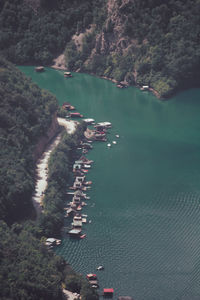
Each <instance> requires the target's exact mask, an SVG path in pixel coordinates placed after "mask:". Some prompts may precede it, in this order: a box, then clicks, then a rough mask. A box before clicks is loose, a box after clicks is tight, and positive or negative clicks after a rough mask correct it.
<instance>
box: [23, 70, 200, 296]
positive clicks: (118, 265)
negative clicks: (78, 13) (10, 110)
mask: <svg viewBox="0 0 200 300" xmlns="http://www.w3.org/2000/svg"><path fill="white" fill-rule="evenodd" d="M20 69H21V70H22V71H23V72H25V73H26V74H27V75H28V76H30V77H31V78H32V79H33V80H34V81H35V82H36V83H38V85H39V86H40V87H42V88H45V89H48V90H50V91H51V92H52V93H54V94H55V95H56V96H57V98H58V100H59V103H60V104H62V103H63V102H65V101H69V102H70V103H71V104H73V105H74V106H75V107H77V110H78V111H79V112H81V113H82V114H83V115H84V117H91V118H94V119H95V120H96V121H97V122H99V121H110V122H112V124H113V127H112V129H111V130H110V133H109V134H108V139H109V142H112V141H113V140H116V141H117V144H116V145H112V147H111V149H108V147H107V146H106V144H107V143H101V142H99V143H98V142H96V143H95V144H93V145H94V149H93V150H92V151H91V152H90V153H89V154H88V158H91V159H93V160H94V161H95V163H94V165H93V167H92V170H91V171H90V172H89V174H88V175H87V179H88V180H92V181H93V185H92V190H91V191H90V192H89V193H88V195H90V196H91V200H88V206H87V207H85V208H84V211H83V212H84V213H86V214H88V216H89V219H91V221H92V223H91V224H86V225H85V226H84V231H85V232H86V233H87V238H86V239H84V240H80V241H76V240H71V239H69V238H68V237H67V236H66V237H64V239H63V243H62V245H61V246H59V247H58V248H57V249H56V253H58V254H59V255H62V256H63V257H64V258H66V260H67V261H68V262H69V263H70V264H71V265H72V266H73V268H74V269H75V270H76V271H78V272H80V273H82V274H84V275H85V274H87V273H89V272H94V273H95V272H97V274H98V279H99V281H100V290H102V288H104V287H105V288H106V287H108V288H109V287H112V288H114V290H115V293H114V299H117V297H118V296H119V295H121V296H122V295H124V296H126V295H129V296H132V297H133V298H134V299H135V300H144V299H148V300H168V299H171V300H180V299H181V300H186V299H187V300H188V299H190V300H197V299H198V300H199V299H200V122H199V120H200V117H199V116H200V103H199V101H200V90H199V89H192V90H189V91H186V92H183V93H180V94H178V95H177V96H175V97H174V98H173V99H170V101H165V102H161V101H159V100H157V99H156V98H155V97H154V96H153V95H152V94H150V93H148V92H141V91H139V90H138V89H136V88H134V87H130V88H127V89H124V90H120V89H117V88H116V87H115V85H114V84H113V83H111V82H109V81H106V80H103V79H99V78H96V77H93V76H89V75H86V74H73V75H74V76H73V78H69V79H66V78H64V77H63V72H62V71H56V70H52V69H47V70H46V72H44V73H36V72H34V68H33V67H20ZM115 134H119V135H120V138H119V139H117V138H116V137H115ZM98 265H104V267H105V270H104V271H96V267H97V266H98Z"/></svg>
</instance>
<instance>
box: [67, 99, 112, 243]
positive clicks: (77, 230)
mask: <svg viewBox="0 0 200 300" xmlns="http://www.w3.org/2000/svg"><path fill="white" fill-rule="evenodd" d="M65 105H66V104H65ZM68 105H69V103H68ZM84 121H85V122H86V123H87V124H88V125H94V129H93V130H92V129H87V130H86V132H85V136H84V139H83V140H82V141H81V142H80V145H79V147H78V150H79V151H80V152H81V154H80V157H79V158H78V159H77V160H76V161H75V162H74V165H73V184H72V186H71V187H69V191H68V192H67V194H68V195H69V196H72V198H71V201H69V202H68V203H67V205H66V207H65V208H64V209H65V217H71V218H72V223H71V228H70V230H69V231H68V234H69V235H70V236H71V237H76V238H80V239H83V238H85V237H86V233H83V232H82V227H83V225H84V224H86V223H87V217H88V216H87V215H86V214H83V213H82V210H83V207H84V206H86V205H87V202H86V201H87V200H89V199H90V197H89V196H87V194H86V192H87V191H88V190H90V189H91V186H92V181H89V180H87V179H86V175H87V174H88V172H89V170H90V169H91V167H92V164H93V161H92V160H90V159H88V158H87V157H86V156H85V154H86V153H88V151H89V150H91V149H92V148H93V146H92V142H93V141H98V140H103V139H104V140H106V130H107V129H108V128H111V126H112V125H111V123H110V122H103V123H97V124H96V125H95V122H94V120H93V119H84ZM99 132H100V133H99ZM100 136H102V137H101V138H100ZM88 222H89V223H91V220H89V221H88Z"/></svg>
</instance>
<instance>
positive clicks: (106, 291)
mask: <svg viewBox="0 0 200 300" xmlns="http://www.w3.org/2000/svg"><path fill="white" fill-rule="evenodd" d="M113 293H114V289H112V288H111V289H103V296H104V297H106V296H107V297H112V296H113Z"/></svg>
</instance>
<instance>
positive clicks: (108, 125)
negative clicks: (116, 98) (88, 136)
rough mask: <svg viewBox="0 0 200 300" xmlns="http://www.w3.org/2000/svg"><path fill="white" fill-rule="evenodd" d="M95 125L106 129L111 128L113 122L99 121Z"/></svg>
mask: <svg viewBox="0 0 200 300" xmlns="http://www.w3.org/2000/svg"><path fill="white" fill-rule="evenodd" d="M94 127H95V128H97V130H98V129H106V128H111V127H112V124H111V123H110V122H99V123H97V124H96V125H95V126H94Z"/></svg>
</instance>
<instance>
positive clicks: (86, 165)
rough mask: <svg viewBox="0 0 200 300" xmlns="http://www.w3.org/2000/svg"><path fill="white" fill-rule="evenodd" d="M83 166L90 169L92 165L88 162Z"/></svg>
mask: <svg viewBox="0 0 200 300" xmlns="http://www.w3.org/2000/svg"><path fill="white" fill-rule="evenodd" d="M83 168H85V169H90V168H91V166H90V165H88V164H84V165H83Z"/></svg>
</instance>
